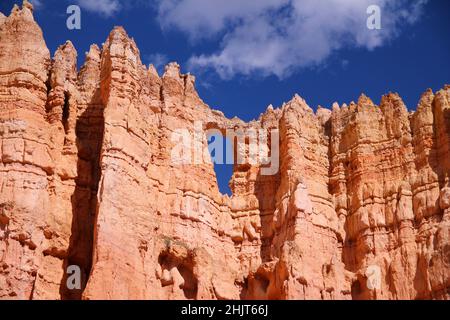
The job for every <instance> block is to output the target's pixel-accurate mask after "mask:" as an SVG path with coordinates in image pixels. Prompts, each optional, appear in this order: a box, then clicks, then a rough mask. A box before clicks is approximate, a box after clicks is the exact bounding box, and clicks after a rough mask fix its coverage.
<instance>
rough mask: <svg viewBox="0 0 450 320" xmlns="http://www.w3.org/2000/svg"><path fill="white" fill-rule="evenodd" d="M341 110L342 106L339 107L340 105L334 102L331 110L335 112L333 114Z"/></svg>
mask: <svg viewBox="0 0 450 320" xmlns="http://www.w3.org/2000/svg"><path fill="white" fill-rule="evenodd" d="M340 109H341V108H340V106H339V103H337V102H333V104H332V106H331V110H332V111H333V112H337V111H339V110H340Z"/></svg>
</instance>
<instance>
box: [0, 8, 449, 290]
mask: <svg viewBox="0 0 450 320" xmlns="http://www.w3.org/2000/svg"><path fill="white" fill-rule="evenodd" d="M32 10H33V8H32V6H31V5H30V4H28V3H27V2H26V1H25V3H24V6H23V8H21V9H20V8H18V7H14V9H13V10H12V12H11V14H10V15H9V16H7V17H6V16H3V15H0V143H1V153H0V159H1V162H0V188H1V193H0V299H449V298H450V181H449V178H450V86H446V87H445V88H444V89H442V90H440V91H438V92H436V93H433V92H432V91H431V90H429V91H427V92H426V93H424V94H423V96H422V98H421V100H420V102H419V104H418V106H417V109H416V111H415V112H408V109H407V108H406V106H405V105H404V103H403V102H402V100H401V98H400V97H399V96H398V95H397V94H393V93H390V94H388V95H385V96H384V97H383V98H382V100H381V103H380V105H379V106H376V105H374V103H373V102H372V101H371V100H370V99H369V98H367V97H366V96H364V95H362V96H361V97H360V99H359V100H358V102H357V103H353V102H352V103H351V104H350V105H342V106H339V105H338V104H335V105H333V108H332V110H328V109H324V108H320V107H319V108H318V109H317V111H316V112H314V111H313V110H312V109H311V108H310V107H309V106H308V105H307V104H306V102H305V101H304V100H303V99H302V98H300V97H299V96H297V95H296V96H295V97H294V98H293V99H292V100H291V101H289V102H288V103H286V104H284V105H283V106H282V107H281V108H278V109H274V108H273V107H272V106H270V107H269V108H268V109H267V110H266V111H265V113H263V114H261V116H260V117H259V119H258V120H254V121H251V122H249V123H245V122H243V121H241V120H239V119H237V118H233V119H227V118H226V117H225V116H224V115H223V114H222V113H221V112H219V111H216V110H212V109H210V108H209V107H208V106H207V105H206V104H205V103H204V102H203V101H202V100H201V99H200V97H199V96H198V94H197V92H196V90H195V87H194V82H195V78H194V77H193V76H192V75H190V74H187V75H184V74H181V73H180V67H179V66H178V65H177V64H176V63H171V64H169V65H168V66H166V70H165V72H164V74H163V76H162V77H160V76H159V75H158V73H157V72H156V70H155V68H154V67H153V66H150V67H148V68H147V67H146V66H144V65H143V64H142V62H141V60H140V55H139V50H138V48H137V46H136V44H135V42H134V41H133V39H131V38H129V37H128V35H127V34H126V32H125V31H124V30H123V28H120V27H116V28H114V30H113V31H112V32H111V33H110V35H109V37H108V39H107V40H106V42H105V43H104V44H103V46H102V48H99V47H97V46H96V45H93V46H91V48H90V50H89V52H87V53H86V58H85V62H84V65H83V66H82V68H81V69H80V70H79V71H78V70H77V52H76V50H75V48H74V47H73V45H72V44H71V43H70V42H69V41H68V42H67V43H65V44H64V45H62V46H60V47H59V48H58V50H57V51H56V53H55V54H54V57H53V58H50V53H49V50H48V49H47V47H46V44H45V41H44V39H43V35H42V32H41V29H40V28H39V26H38V25H37V24H36V22H35V21H34V19H33V14H32ZM207 129H209V130H216V131H218V132H220V133H225V132H226V131H227V130H231V129H233V130H234V131H236V130H242V131H243V132H248V131H251V130H255V129H257V130H259V132H263V133H265V132H266V133H267V134H269V132H271V131H274V130H276V131H277V132H278V133H279V134H278V136H276V137H275V138H274V137H272V138H268V139H262V140H260V141H264V143H262V148H263V149H265V150H269V151H270V153H271V154H272V155H273V154H277V153H276V152H275V151H278V150H275V149H274V148H277V149H279V156H278V157H277V158H276V161H277V162H278V167H279V170H277V171H276V172H274V173H273V174H270V175H266V174H264V173H263V171H264V169H265V166H264V165H262V164H255V163H251V162H244V163H239V164H236V165H235V166H234V173H233V177H232V179H231V181H230V187H231V190H232V192H233V195H232V196H231V197H229V196H227V195H222V194H221V193H220V192H219V189H218V186H217V182H216V176H215V172H214V166H213V164H212V161H211V158H210V154H209V153H208V152H207V151H205V150H200V151H201V152H200V154H201V155H202V157H203V160H204V161H198V162H196V161H195V159H194V161H193V162H192V163H177V162H176V161H174V158H173V151H174V148H176V146H177V144H176V141H175V140H174V137H177V136H180V135H179V133H180V132H187V133H188V134H189V135H192V136H196V134H197V136H198V139H199V142H201V143H203V144H204V143H205V141H206V139H207V137H206V135H205V130H207ZM263 135H264V134H263ZM181 138H182V137H181ZM259 139H261V137H260V138H259ZM272 140H273V141H272ZM247 144H249V142H248V141H247V140H245V142H244V146H246V145H247ZM238 145H239V144H238ZM194 148H195V147H194ZM191 151H192V150H191V149H189V151H188V152H189V153H192V152H191ZM241 151H242V150H237V153H239V152H241ZM244 151H245V150H244ZM245 152H247V151H245ZM245 152H244V153H245ZM249 152H250V151H249ZM196 154H197V155H198V152H197V153H196ZM194 158H195V153H194ZM73 265H76V266H78V267H79V268H80V270H81V286H80V288H79V289H70V288H68V286H67V280H68V276H69V274H68V273H67V268H68V267H69V266H73ZM373 270H375V271H373ZM374 272H375V273H377V274H378V278H376V279H375V280H374V278H373V274H374ZM372 281H375V282H372Z"/></svg>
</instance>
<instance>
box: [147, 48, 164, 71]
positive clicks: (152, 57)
mask: <svg viewBox="0 0 450 320" xmlns="http://www.w3.org/2000/svg"><path fill="white" fill-rule="evenodd" d="M146 59H147V61H148V63H151V64H153V66H154V67H155V68H156V70H158V73H159V74H162V73H163V71H164V66H165V65H166V64H167V63H168V62H169V57H167V55H165V54H162V53H152V54H149V55H147V56H146Z"/></svg>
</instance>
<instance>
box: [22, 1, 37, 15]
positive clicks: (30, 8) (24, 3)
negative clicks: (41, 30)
mask: <svg viewBox="0 0 450 320" xmlns="http://www.w3.org/2000/svg"><path fill="white" fill-rule="evenodd" d="M22 8H27V9H29V10H30V11H31V12H33V10H34V7H33V4H31V3H30V2H29V1H28V0H23V2H22Z"/></svg>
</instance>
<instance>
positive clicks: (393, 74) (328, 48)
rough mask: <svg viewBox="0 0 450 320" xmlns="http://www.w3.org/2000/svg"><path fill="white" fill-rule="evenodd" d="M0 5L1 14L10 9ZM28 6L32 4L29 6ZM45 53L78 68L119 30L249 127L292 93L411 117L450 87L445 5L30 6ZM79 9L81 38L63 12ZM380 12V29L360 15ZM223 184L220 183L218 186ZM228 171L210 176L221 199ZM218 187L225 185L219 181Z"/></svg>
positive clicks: (47, 2) (277, 1)
mask: <svg viewBox="0 0 450 320" xmlns="http://www.w3.org/2000/svg"><path fill="white" fill-rule="evenodd" d="M21 2H22V1H21V0H17V1H9V0H6V1H5V0H2V1H1V2H0V11H1V12H3V13H5V14H7V13H8V14H9V12H10V10H11V8H12V6H13V4H14V3H18V4H20V3H21ZM31 2H33V1H31ZM34 3H35V19H36V20H37V21H38V23H39V24H40V26H41V28H42V29H43V31H44V37H45V40H46V42H47V46H48V47H49V49H50V51H51V52H52V54H53V53H54V51H55V49H56V48H57V47H58V46H59V45H60V44H63V43H64V42H65V41H66V40H68V39H70V40H71V41H72V42H73V43H74V45H75V47H76V48H77V50H78V55H79V58H78V59H79V61H78V62H79V65H81V64H82V63H83V60H84V52H85V51H87V50H88V48H89V46H90V45H91V44H92V43H97V44H99V45H100V44H101V43H102V42H104V41H105V39H106V37H107V35H108V34H109V32H110V30H111V29H112V28H113V26H115V25H121V26H123V27H124V28H125V29H126V30H127V32H128V34H129V35H130V36H131V37H133V38H134V39H135V41H136V43H137V45H138V47H139V49H140V51H141V58H142V61H143V62H144V63H146V64H149V63H155V64H158V65H159V69H160V70H162V68H163V67H162V65H163V64H164V63H166V62H169V61H177V62H178V63H180V65H181V66H182V71H183V72H188V71H191V72H192V73H194V74H195V75H196V78H197V89H198V91H199V94H200V96H201V97H202V99H203V100H204V101H205V102H206V103H207V104H209V105H210V106H211V107H213V108H215V109H219V110H222V111H223V112H224V113H225V115H227V116H228V117H233V116H238V117H240V118H242V119H243V120H247V121H248V120H251V119H254V118H257V117H258V116H259V114H260V113H261V112H263V111H264V110H265V109H266V107H267V106H268V105H269V104H273V105H274V106H275V107H277V106H280V105H281V104H282V103H283V102H286V101H288V100H290V99H291V97H292V96H293V95H294V94H295V93H298V94H299V95H300V96H302V97H303V98H305V100H306V101H307V102H308V104H309V105H310V106H311V107H312V108H316V107H317V105H322V106H324V107H328V108H329V107H330V106H331V105H332V103H333V102H335V101H337V102H339V103H340V104H342V103H348V102H350V101H352V100H357V99H358V97H359V95H360V94H361V93H362V92H364V93H365V94H366V95H368V96H369V97H371V98H372V99H373V100H374V102H375V103H378V102H379V101H380V98H381V95H383V94H385V93H387V92H389V91H393V92H398V93H399V94H400V95H401V96H402V98H403V99H404V101H405V103H406V105H407V107H408V108H409V109H410V110H414V109H415V107H416V104H417V102H418V100H419V97H420V95H421V94H422V93H423V92H424V91H425V90H426V89H427V88H432V89H433V90H438V89H440V88H442V87H443V86H444V84H446V83H450V59H449V57H450V56H449V53H450V36H449V30H450V1H448V0H442V1H440V0H428V1H426V0H417V1H414V0H412V1H410V0H389V1H388V0H328V1H317V0H258V1H254V0H251V1H250V0H248V1H245V0H154V1H151V0H95V1H94V0H67V1H66V0H39V1H37V0H35V1H34ZM70 4H78V5H79V6H80V8H81V30H68V29H67V28H66V19H67V17H68V15H67V14H66V8H67V7H68V6H69V5H70ZM371 4H377V5H379V7H380V8H381V27H382V28H381V30H369V29H367V27H366V20H367V17H368V14H367V13H366V8H367V7H368V6H369V5H371ZM222 171H223V172H224V173H223V175H224V176H226V178H224V177H222V176H221V175H222ZM229 171H230V170H229V168H228V169H226V170H221V171H220V172H218V175H219V177H218V179H219V184H220V186H221V189H222V190H225V191H226V187H225V185H226V183H227V182H226V180H227V179H228V178H229V175H230V172H229ZM224 181H225V182H224Z"/></svg>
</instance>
